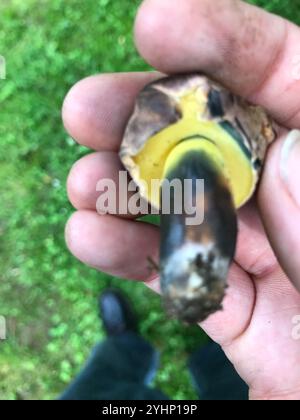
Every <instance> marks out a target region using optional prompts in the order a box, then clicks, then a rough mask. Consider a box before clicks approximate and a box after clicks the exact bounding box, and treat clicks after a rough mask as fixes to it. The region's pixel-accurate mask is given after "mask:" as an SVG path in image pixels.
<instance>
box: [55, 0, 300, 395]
mask: <svg viewBox="0 0 300 420" xmlns="http://www.w3.org/2000/svg"><path fill="white" fill-rule="evenodd" d="M135 31H136V42H137V46H138V48H139V51H140V52H141V54H142V56H143V57H145V59H146V60H147V61H148V62H149V63H150V64H151V65H153V66H154V67H155V68H156V69H158V70H159V71H161V72H165V73H182V72H199V71H202V72H205V73H207V74H208V75H209V76H211V77H212V78H214V79H216V80H217V81H219V82H221V83H222V84H224V85H225V86H227V87H228V88H229V89H231V90H232V91H233V92H235V93H236V94H239V95H242V96H244V97H246V98H248V99H249V100H250V101H252V102H254V103H256V104H260V105H262V106H264V107H265V108H267V109H268V111H269V112H270V114H271V115H272V116H273V117H274V118H275V119H276V120H277V121H278V122H279V123H280V124H281V125H282V127H283V126H284V127H288V128H289V129H292V128H298V129H300V81H299V73H300V72H299V67H300V29H299V28H298V27H296V26H295V25H293V24H292V23H289V22H287V21H285V20H283V19H281V18H279V17H276V16H274V15H271V14H269V13H267V12H264V11H262V10H260V9H258V8H255V7H253V6H250V5H248V4H246V3H243V2H240V1H237V0H214V1H213V2H212V1H211V0H177V1H176V2H174V0H164V1H161V0H146V1H145V2H144V3H143V5H142V7H141V9H140V11H139V14H138V17H137V21H136V28H135ZM297 59H298V62H297ZM297 66H298V68H297ZM157 77H160V75H159V74H157V73H151V74H141V73H137V74H113V75H102V76H94V77H90V78H87V79H85V80H83V81H81V82H79V83H78V84H77V85H76V86H75V87H73V89H72V90H71V91H70V93H69V94H68V96H67V98H66V100H65V103H64V107H63V118H64V123H65V126H66V129H67V130H68V132H69V133H70V135H71V136H73V137H74V138H75V139H76V140H77V141H78V142H79V143H80V144H83V145H85V146H87V147H90V148H91V149H94V150H96V152H95V153H93V154H91V155H89V156H86V157H84V158H83V159H81V160H80V161H79V162H77V163H76V164H75V165H74V167H73V168H72V170H71V173H70V176H69V180H68V191H69V196H70V200H71V202H72V203H73V205H74V206H75V207H76V209H78V211H77V213H75V214H74V215H73V216H72V218H71V219H70V221H69V222H68V225H67V228H66V239H67V243H68V246H69V248H70V250H71V251H72V252H73V254H74V255H75V256H76V257H77V258H78V259H80V260H81V261H83V262H84V263H86V264H88V265H90V266H92V267H95V268H98V269H100V270H103V271H106V272H109V273H111V274H113V275H117V276H121V277H126V278H131V279H136V280H141V281H144V282H147V284H148V285H150V286H151V287H152V288H153V289H156V290H157V289H158V280H157V278H153V276H152V278H151V277H150V276H149V271H148V262H147V257H148V256H151V255H152V256H153V258H154V259H156V258H157V252H158V251H157V250H158V242H159V231H158V229H157V228H156V227H153V226H150V225H148V224H145V223H140V222H139V223H136V222H135V221H134V220H133V218H132V217H131V216H130V215H129V214H128V216H126V217H116V216H110V215H107V216H99V215H98V214H97V213H96V200H97V193H96V183H97V182H98V180H99V179H101V178H111V179H113V180H115V181H117V179H118V171H119V170H120V169H121V168H122V167H121V164H120V161H119V158H118V149H119V146H120V142H121V139H122V135H123V131H124V127H125V125H126V122H127V120H128V118H129V116H130V114H131V111H132V108H133V104H134V100H135V97H136V95H137V93H138V92H139V90H140V89H141V88H142V87H143V86H144V85H145V84H146V83H148V82H150V81H151V80H153V79H155V78H157ZM287 132H288V131H287V130H286V129H282V133H281V136H280V139H278V141H277V142H276V143H275V144H274V145H273V146H272V147H271V148H270V151H269V155H268V159H267V163H266V167H265V170H264V175H263V178H262V182H261V184H260V187H259V191H258V194H257V197H256V200H253V201H252V202H251V203H250V204H248V205H247V206H246V207H244V208H243V209H242V210H241V211H240V213H239V229H240V234H239V241H238V247H237V253H236V257H235V262H234V264H233V266H232V269H231V274H230V279H229V283H230V289H229V291H228V296H227V298H226V300H225V310H224V311H223V312H219V313H217V314H215V315H214V316H212V317H210V318H209V320H208V321H206V322H205V323H204V324H203V328H204V329H205V330H206V331H207V333H208V334H209V335H210V336H211V337H212V338H213V339H214V340H215V341H217V342H218V343H220V344H221V345H222V347H223V349H224V350H225V352H226V354H227V356H228V357H229V359H230V360H231V361H232V362H233V363H234V365H235V367H236V369H237V371H238V372H239V373H240V375H241V376H242V378H243V379H244V380H245V381H246V382H247V383H248V384H249V387H250V398H251V399H275V400H277V399H278V400H279V399H300V341H297V340H296V339H295V338H296V337H294V339H293V338H292V329H293V324H292V320H293V318H294V317H295V316H296V315H299V314H300V295H299V294H298V292H297V291H296V289H295V287H294V286H293V285H292V283H293V284H294V285H295V286H296V287H298V289H299V290H300V257H299V256H300V186H299V185H298V182H300V181H298V180H299V179H300V132H294V133H293V138H294V141H291V140H290V139H289V140H286V136H287ZM288 152H290V154H289V153H288ZM297 160H298V162H297ZM103 238H105V240H103ZM270 244H271V245H272V246H271V245H270ZM137 262H139V264H137ZM279 262H280V264H281V266H280V265H279ZM281 267H282V268H281ZM283 270H284V271H283ZM287 275H288V276H289V279H290V280H289V279H288V277H287Z"/></svg>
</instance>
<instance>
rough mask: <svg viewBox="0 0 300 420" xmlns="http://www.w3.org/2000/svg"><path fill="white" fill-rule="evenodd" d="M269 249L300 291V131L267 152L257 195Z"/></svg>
mask: <svg viewBox="0 0 300 420" xmlns="http://www.w3.org/2000/svg"><path fill="white" fill-rule="evenodd" d="M258 202H259V207H260V211H261V215H262V219H263V222H264V225H265V228H266V232H267V235H268V237H269V240H270V242H271V245H272V247H273V249H274V251H275V253H276V255H277V258H278V261H279V263H280V264H281V267H282V268H283V269H284V271H285V272H286V274H287V275H288V277H289V278H290V280H291V281H292V283H293V284H294V286H295V287H296V288H297V289H298V290H299V291H300V131H299V130H293V131H291V132H290V133H289V134H288V135H286V136H285V137H284V138H282V139H281V140H278V141H277V142H276V143H274V144H273V145H272V146H271V148H270V151H269V154H268V158H267V161H266V165H265V170H264V173H263V176H262V182H261V186H260V189H259V194H258Z"/></svg>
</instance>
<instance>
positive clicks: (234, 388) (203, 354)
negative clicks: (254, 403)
mask: <svg viewBox="0 0 300 420" xmlns="http://www.w3.org/2000/svg"><path fill="white" fill-rule="evenodd" d="M189 368H190V372H191V374H192V378H193V381H194V384H195V386H196V388H197V391H198V393H199V397H200V398H201V399H202V400H209V401H220V400H223V401H224V400H225V401H226V400H229V401H246V400H248V396H249V388H248V386H247V385H246V384H245V382H244V381H243V380H242V379H241V378H240V377H239V375H238V374H237V372H236V370H235V369H234V367H233V365H232V364H231V363H230V362H229V360H228V359H227V357H226V356H225V353H224V352H223V350H222V349H221V347H220V346H218V345H217V344H215V343H211V344H208V345H207V346H205V347H203V348H201V349H200V350H198V351H197V352H196V353H194V354H193V355H192V356H191V358H190V361H189Z"/></svg>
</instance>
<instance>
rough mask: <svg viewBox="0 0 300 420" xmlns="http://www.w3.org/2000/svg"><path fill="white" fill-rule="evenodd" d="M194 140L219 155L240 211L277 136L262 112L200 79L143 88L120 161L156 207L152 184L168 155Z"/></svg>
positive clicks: (184, 78)
mask: <svg viewBox="0 0 300 420" xmlns="http://www.w3.org/2000/svg"><path fill="white" fill-rule="evenodd" d="M195 136H196V137H199V141H201V140H203V139H206V140H210V141H212V142H213V143H215V144H216V145H217V147H218V148H219V150H220V151H221V154H222V155H223V158H224V165H225V169H226V173H227V175H228V179H229V183H230V186H231V192H232V195H233V200H234V204H235V207H236V208H239V207H241V206H242V205H243V204H245V203H246V202H247V201H248V200H249V199H250V198H251V196H252V195H253V192H254V190H255V187H256V184H257V181H258V179H259V175H260V172H261V168H262V165H263V162H264V159H265V156H266V152H267V148H268V145H269V144H270V143H271V142H272V141H273V140H274V139H275V137H276V132H275V129H274V125H273V124H272V121H271V119H270V118H269V117H268V115H267V114H266V112H265V111H264V110H263V109H262V108H261V107H258V106H254V105H251V104H250V103H248V102H247V101H246V100H244V99H242V98H240V97H238V96H235V95H233V94H232V93H230V92H229V91H228V90H227V89H225V88H224V87H222V86H220V85H218V84H217V83H215V82H214V81H212V80H210V79H209V78H207V77H206V76H204V75H201V74H192V75H180V76H171V77H166V78H163V79H160V80H158V81H155V82H153V83H151V84H149V85H147V86H146V87H145V88H144V89H143V90H142V91H141V92H140V94H139V95H138V97H137V100H136V105H135V109H134V112H133V115H132V117H131V118H130V120H129V123H128V125H127V128H126V131H125V135H124V139H123V142H122V145H121V150H120V158H121V160H122V162H123V164H124V166H125V167H126V169H127V170H128V171H129V173H130V174H131V176H132V178H133V179H134V181H135V182H136V184H137V185H138V186H139V189H140V193H141V195H142V197H143V198H145V199H147V201H148V202H149V203H151V204H152V205H153V206H154V207H155V208H159V207H160V194H159V191H153V188H152V187H151V181H152V180H153V179H155V180H162V179H163V174H164V165H165V162H166V161H167V159H168V156H169V154H170V153H171V151H172V150H173V149H174V148H175V147H176V146H177V145H178V144H179V143H180V142H182V141H184V140H187V139H189V138H190V137H195Z"/></svg>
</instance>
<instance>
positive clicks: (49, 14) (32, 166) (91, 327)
mask: <svg viewBox="0 0 300 420" xmlns="http://www.w3.org/2000/svg"><path fill="white" fill-rule="evenodd" d="M139 3H140V2H139V1H136V0H85V1H84V2H83V1H80V0H68V1H66V0H6V1H2V2H1V5H0V23H1V26H0V55H2V56H4V57H5V58H6V61H7V78H6V80H0V106H1V114H0V118H1V123H0V138H1V154H0V185H1V188H0V200H1V206H0V235H1V241H0V258H1V267H2V269H1V274H0V315H1V316H5V317H6V319H7V323H8V339H7V340H6V341H2V342H0V399H52V398H55V397H56V396H57V395H58V394H59V393H60V392H61V391H62V390H63V389H64V387H65V386H66V385H67V384H68V383H69V381H70V380H71V378H72V377H73V376H74V375H75V374H76V372H78V370H79V369H80V367H81V366H82V364H83V363H84V361H85V359H86V357H87V355H88V354H89V351H90V349H91V347H92V346H93V345H94V344H95V343H96V342H97V341H98V340H99V339H101V338H102V337H103V336H104V334H103V331H102V329H101V327H100V325H99V322H98V318H97V297H98V295H99V294H100V293H101V291H102V290H103V289H104V288H106V287H107V286H108V285H111V284H113V285H118V286H120V287H122V289H124V290H125V291H126V292H127V293H128V294H129V296H130V297H131V299H132V300H133V302H134V303H135V306H136V310H137V312H138V314H139V317H140V320H141V332H142V334H143V335H144V336H145V337H146V338H147V339H148V340H150V341H151V342H152V343H153V344H154V345H155V346H156V347H157V348H158V349H159V350H160V351H161V353H162V361H161V367H160V370H159V373H158V376H157V379H156V383H155V384H156V385H157V386H159V387H160V388H161V389H162V390H163V391H164V392H166V393H168V394H169V395H170V396H172V397H173V398H175V399H182V398H195V393H194V391H193V389H192V387H191V385H190V382H189V376H188V373H187V371H186V369H185V363H186V358H187V355H188V354H189V353H190V352H191V351H192V350H193V349H195V348H196V347H197V346H198V345H200V344H202V343H204V342H205V341H206V340H207V338H206V336H205V335H204V333H203V332H201V330H200V329H199V328H197V327H191V328H187V327H183V326H182V325H180V324H178V323H177V322H174V321H170V320H168V319H166V317H165V314H164V313H163V311H162V309H161V304H160V299H159V297H157V296H155V295H154V294H153V293H152V292H150V291H149V290H148V289H146V288H145V287H144V286H143V285H140V284H136V283H133V282H124V281H123V282H121V281H120V280H118V279H111V278H109V277H108V276H106V275H105V274H102V273H99V272H96V271H94V270H92V269H89V268H87V267H85V266H83V265H82V264H80V263H79V262H77V261H76V260H75V259H74V258H73V257H72V256H71V255H70V254H69V252H68V251H67V249H66V246H65V243H64V225H65V223H66V220H67V218H68V216H69V215H70V214H71V213H72V208H71V206H70V205H69V203H68V200H67V196H66V190H65V181H66V177H67V174H68V170H69V168H70V167H71V165H72V163H73V162H74V161H75V160H76V159H78V158H79V157H81V156H83V155H85V154H87V153H88V150H87V149H85V148H83V147H80V146H78V145H76V144H75V142H74V141H73V139H71V138H70V137H68V135H67V134H66V133H65V131H64V129H63V127H62V123H61V117H60V109H61V105H62V101H63V98H64V95H65V94H66V92H67V91H68V89H69V88H70V87H71V86H72V85H73V84H74V83H75V82H76V81H77V80H79V79H81V78H83V77H85V76H87V75H90V74H94V73H101V72H113V71H136V70H147V69H148V67H147V65H146V64H145V63H144V62H143V60H142V59H141V58H140V57H139V56H138V54H137V52H136V50H135V48H134V44H133V39H132V35H131V33H132V24H133V20H134V16H135V13H136V8H137V6H138V4H139ZM255 3H256V4H259V5H261V6H264V7H266V8H267V9H269V10H272V11H275V12H277V13H279V14H281V15H284V16H287V17H289V18H291V19H293V20H296V21H298V22H300V8H299V7H298V6H297V5H296V2H294V1H291V0H290V1H284V0H273V1H267V0H266V1H264V0H260V1H259V0H257V1H256V2H255Z"/></svg>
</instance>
